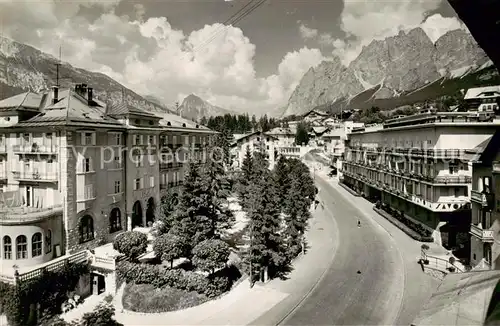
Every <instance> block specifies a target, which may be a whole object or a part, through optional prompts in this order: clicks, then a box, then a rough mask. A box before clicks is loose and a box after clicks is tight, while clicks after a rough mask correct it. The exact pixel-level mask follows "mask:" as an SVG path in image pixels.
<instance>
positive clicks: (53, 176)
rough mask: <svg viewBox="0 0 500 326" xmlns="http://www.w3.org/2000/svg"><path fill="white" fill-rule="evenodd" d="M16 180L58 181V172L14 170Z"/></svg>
mask: <svg viewBox="0 0 500 326" xmlns="http://www.w3.org/2000/svg"><path fill="white" fill-rule="evenodd" d="M12 173H13V175H14V179H16V180H23V179H24V180H41V181H57V180H58V178H57V173H40V172H21V171H12Z"/></svg>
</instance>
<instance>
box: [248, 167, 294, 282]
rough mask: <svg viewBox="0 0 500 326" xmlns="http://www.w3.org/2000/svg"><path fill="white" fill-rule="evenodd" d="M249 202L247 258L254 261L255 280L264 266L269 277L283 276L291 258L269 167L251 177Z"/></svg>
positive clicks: (253, 278) (253, 276)
mask: <svg viewBox="0 0 500 326" xmlns="http://www.w3.org/2000/svg"><path fill="white" fill-rule="evenodd" d="M249 206H250V207H249V209H248V211H247V212H248V217H249V219H250V228H251V239H252V240H251V244H250V248H249V257H248V260H249V262H250V263H251V264H252V271H253V272H252V275H251V277H252V280H253V281H254V280H255V279H256V278H258V276H257V275H259V273H260V272H261V271H263V270H265V269H267V270H268V272H269V276H270V277H282V276H284V275H285V274H286V273H287V271H288V270H289V265H290V261H289V259H288V255H287V253H286V248H285V244H284V242H283V238H282V236H281V234H280V231H281V217H280V213H281V212H280V208H279V206H278V196H277V194H276V189H275V187H274V184H273V180H272V175H271V172H270V171H268V170H263V171H262V173H261V174H260V175H256V176H255V178H254V179H253V180H252V183H251V185H250V189H249Z"/></svg>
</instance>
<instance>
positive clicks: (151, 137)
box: [148, 135, 155, 145]
mask: <svg viewBox="0 0 500 326" xmlns="http://www.w3.org/2000/svg"><path fill="white" fill-rule="evenodd" d="M148 143H149V145H154V143H155V136H152V135H150V136H149V137H148Z"/></svg>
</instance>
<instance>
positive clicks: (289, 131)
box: [266, 127, 295, 135]
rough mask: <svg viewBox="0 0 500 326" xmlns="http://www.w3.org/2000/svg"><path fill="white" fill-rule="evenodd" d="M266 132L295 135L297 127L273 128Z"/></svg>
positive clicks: (269, 133)
mask: <svg viewBox="0 0 500 326" xmlns="http://www.w3.org/2000/svg"><path fill="white" fill-rule="evenodd" d="M266 134H268V135H295V128H291V127H289V128H280V127H277V128H273V129H271V130H269V131H268V132H267V133H266Z"/></svg>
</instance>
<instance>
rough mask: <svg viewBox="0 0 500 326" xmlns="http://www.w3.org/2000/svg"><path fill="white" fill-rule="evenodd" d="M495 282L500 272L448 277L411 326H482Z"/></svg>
mask: <svg viewBox="0 0 500 326" xmlns="http://www.w3.org/2000/svg"><path fill="white" fill-rule="evenodd" d="M499 280H500V271H482V272H469V273H450V274H448V275H447V276H446V277H445V278H444V280H443V281H442V283H441V285H440V286H439V287H438V289H437V291H436V292H435V293H434V294H433V295H432V297H431V298H430V300H429V301H428V302H427V304H426V305H425V306H424V308H423V309H422V310H421V311H420V313H419V314H418V316H417V317H416V318H415V319H414V321H413V322H412V323H411V325H414V326H418V325H483V322H484V320H485V317H486V315H487V311H488V310H489V309H488V307H489V306H490V305H491V304H493V306H495V305H496V302H494V301H497V299H498V298H495V297H493V296H492V295H493V293H495V292H496V291H495V290H496V289H497V288H498V283H499ZM492 299H495V300H492Z"/></svg>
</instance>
